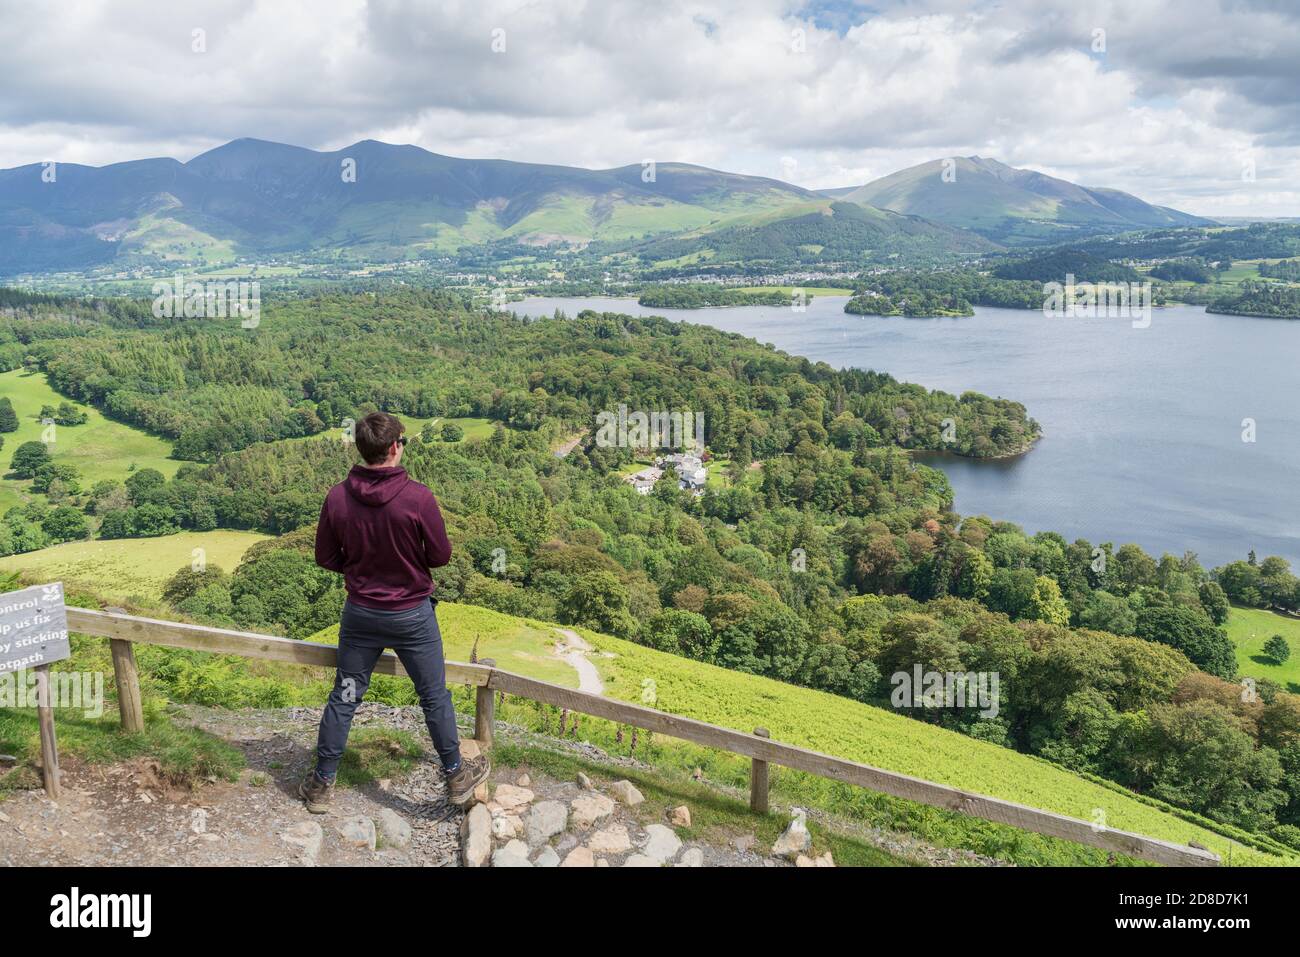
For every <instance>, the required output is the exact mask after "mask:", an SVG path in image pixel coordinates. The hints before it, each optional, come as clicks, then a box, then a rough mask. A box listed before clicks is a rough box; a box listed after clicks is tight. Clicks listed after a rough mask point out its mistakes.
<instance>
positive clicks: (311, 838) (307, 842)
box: [280, 821, 325, 865]
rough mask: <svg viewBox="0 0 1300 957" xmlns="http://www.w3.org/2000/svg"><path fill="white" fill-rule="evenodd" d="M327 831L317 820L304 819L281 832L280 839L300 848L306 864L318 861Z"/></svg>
mask: <svg viewBox="0 0 1300 957" xmlns="http://www.w3.org/2000/svg"><path fill="white" fill-rule="evenodd" d="M324 837H325V832H324V831H323V830H321V826H320V825H319V824H317V823H316V822H315V821H302V822H300V823H298V824H295V825H294V826H293V827H291V828H288V829H287V830H285V831H282V832H281V833H280V840H282V841H284V842H285V843H286V844H289V845H292V846H293V847H296V848H298V851H299V853H300V854H301V855H302V861H303V863H304V864H312V865H314V864H315V863H316V858H317V857H318V856H319V854H320V845H321V841H322V840H323V839H324Z"/></svg>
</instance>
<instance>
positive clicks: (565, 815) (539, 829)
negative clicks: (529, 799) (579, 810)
mask: <svg viewBox="0 0 1300 957" xmlns="http://www.w3.org/2000/svg"><path fill="white" fill-rule="evenodd" d="M568 823H569V809H568V807H567V806H565V804H564V802H562V801H540V802H539V803H537V804H535V805H533V809H532V810H531V811H529V812H528V820H527V822H526V827H527V829H528V843H529V844H531V845H534V846H536V845H538V844H542V843H545V842H546V841H548V840H550V839H551V838H552V837H554V836H555V835H556V834H559V833H560V832H561V831H563V830H564V828H565V825H567V824H568Z"/></svg>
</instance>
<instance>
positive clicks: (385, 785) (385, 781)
mask: <svg viewBox="0 0 1300 957" xmlns="http://www.w3.org/2000/svg"><path fill="white" fill-rule="evenodd" d="M392 789H393V779H392V778H380V779H379V790H381V791H391V790H392Z"/></svg>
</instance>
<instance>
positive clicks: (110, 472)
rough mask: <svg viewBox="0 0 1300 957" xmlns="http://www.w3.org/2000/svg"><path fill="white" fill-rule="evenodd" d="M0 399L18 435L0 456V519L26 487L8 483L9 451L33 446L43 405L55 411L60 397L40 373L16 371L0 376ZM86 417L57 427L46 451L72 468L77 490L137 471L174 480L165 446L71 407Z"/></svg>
mask: <svg viewBox="0 0 1300 957" xmlns="http://www.w3.org/2000/svg"><path fill="white" fill-rule="evenodd" d="M0 395H3V396H8V397H9V399H10V400H11V401H12V402H13V405H14V411H15V412H16V413H18V431H17V432H8V433H5V434H4V449H2V450H0V463H3V468H4V473H5V474H4V476H3V477H0V514H2V513H3V512H4V511H5V510H6V509H8V508H11V507H12V506H14V505H18V504H20V503H21V502H22V501H23V496H24V495H25V494H28V493H27V489H28V488H29V487H30V485H31V482H29V481H26V480H19V479H14V478H9V477H8V469H9V460H10V459H11V458H13V454H14V450H15V449H16V448H18V446H19V445H21V444H22V443H23V442H32V441H38V440H39V439H40V437H41V431H42V429H43V428H44V427H43V426H42V425H41V423H40V422H39V421H38V419H37V418H36V417H37V416H38V415H39V414H40V411H41V406H43V405H53V406H56V407H57V406H58V404H59V403H60V402H62V401H65V397H64V396H61V395H59V393H57V392H55V391H54V390H53V389H51V388H50V387H49V385H48V384H46V381H45V375H44V374H43V373H29V372H26V371H24V370H22V369H15V370H13V371H11V372H5V373H0ZM75 404H76V405H78V406H79V407H80V408H82V409H84V410H85V411H86V413H87V416H88V418H87V421H86V424H85V425H67V426H58V427H57V431H56V433H55V436H56V441H55V442H54V444H53V445H51V446H50V452H51V453H52V454H53V456H54V461H55V462H57V463H59V464H60V465H72V466H75V467H76V468H77V470H78V471H79V472H80V473H81V476H82V485H83V486H84V487H89V486H90V485H92V484H93V483H95V482H98V481H100V480H101V479H116V480H117V481H119V482H120V481H122V480H123V479H125V478H127V476H129V475H130V474H131V466H133V465H134V466H135V467H136V468H137V469H142V468H152V469H157V470H158V471H159V472H162V473H163V475H166V476H168V477H169V478H170V477H171V476H172V475H175V474H176V470H177V469H178V468H180V466H181V463H180V461H178V460H177V459H173V458H168V456H169V455H170V454H171V443H169V442H168V441H167V440H165V439H161V438H158V437H157V436H153V435H149V434H148V433H146V432H142V431H140V430H139V429H135V428H132V427H131V426H129V425H123V424H122V423H120V422H114V421H112V420H111V419H107V418H105V417H104V416H103V414H102V413H100V412H99V411H97V410H96V409H94V408H93V407H91V406H88V405H83V404H81V403H75Z"/></svg>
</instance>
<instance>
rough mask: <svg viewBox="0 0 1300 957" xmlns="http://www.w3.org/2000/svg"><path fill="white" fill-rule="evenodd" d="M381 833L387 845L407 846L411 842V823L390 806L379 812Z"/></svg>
mask: <svg viewBox="0 0 1300 957" xmlns="http://www.w3.org/2000/svg"><path fill="white" fill-rule="evenodd" d="M379 833H380V834H382V835H383V836H384V844H385V845H386V846H387V847H406V846H407V845H409V844H410V843H411V825H409V824H407V823H406V819H405V818H403V817H402V815H400V814H398V813H397V812H396V811H394V810H393V809H392V808H390V807H386V808H384V809H383V810H381V811H380V812H379Z"/></svg>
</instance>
